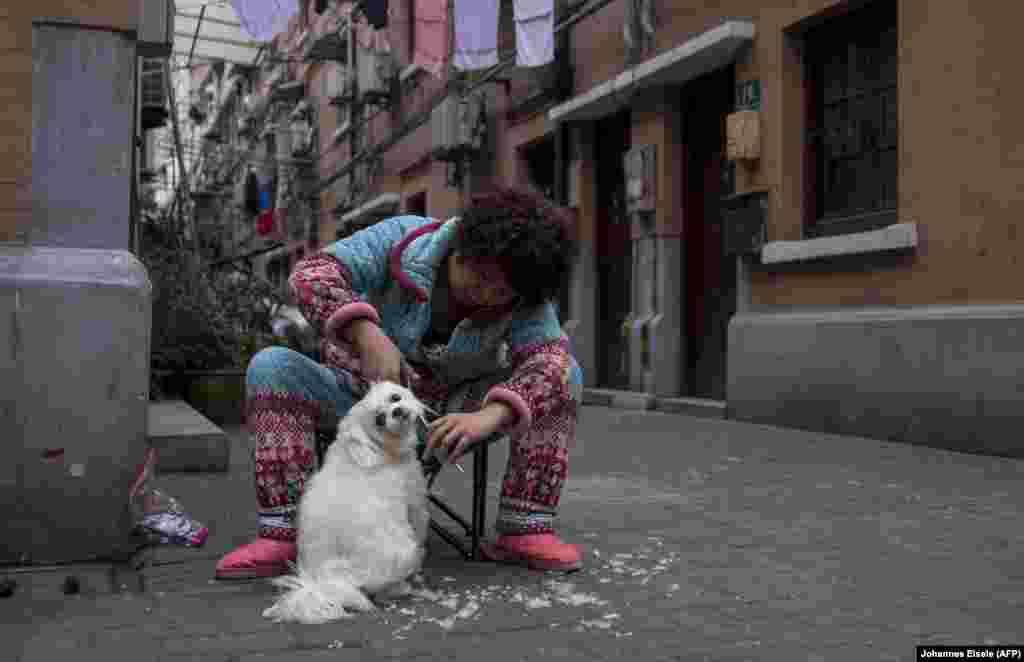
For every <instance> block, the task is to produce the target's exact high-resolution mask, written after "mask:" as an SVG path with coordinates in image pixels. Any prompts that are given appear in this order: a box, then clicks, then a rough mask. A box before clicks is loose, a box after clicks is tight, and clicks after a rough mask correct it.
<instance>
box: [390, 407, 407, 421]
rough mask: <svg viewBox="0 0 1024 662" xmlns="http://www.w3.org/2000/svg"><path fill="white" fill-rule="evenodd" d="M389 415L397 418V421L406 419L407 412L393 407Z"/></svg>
mask: <svg viewBox="0 0 1024 662" xmlns="http://www.w3.org/2000/svg"><path fill="white" fill-rule="evenodd" d="M391 415H392V416H394V417H395V418H397V419H398V420H403V419H405V418H408V416H409V412H408V411H406V410H405V409H403V408H402V407H395V408H394V409H392V410H391Z"/></svg>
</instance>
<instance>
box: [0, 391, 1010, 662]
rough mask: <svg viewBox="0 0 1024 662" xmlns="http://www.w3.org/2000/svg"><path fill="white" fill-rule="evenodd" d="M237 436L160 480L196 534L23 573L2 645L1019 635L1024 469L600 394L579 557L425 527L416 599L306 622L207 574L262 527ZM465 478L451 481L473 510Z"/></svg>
mask: <svg viewBox="0 0 1024 662" xmlns="http://www.w3.org/2000/svg"><path fill="white" fill-rule="evenodd" d="M234 433H235V434H236V435H237V441H238V446H237V449H238V452H235V453H234V456H233V458H232V471H231V473H230V474H227V475H191V476H181V475H178V476H165V477H162V480H163V484H164V486H165V487H166V488H167V490H168V491H169V492H170V493H171V494H173V495H175V496H177V497H178V498H180V499H181V500H182V501H183V502H184V504H185V506H186V507H187V508H188V509H190V510H191V511H192V513H193V514H194V515H195V516H196V517H198V518H200V519H202V520H203V521H205V522H206V523H208V524H209V525H210V527H211V532H212V533H211V537H210V540H209V542H208V543H207V547H206V548H205V549H203V550H199V551H195V550H182V549H160V550H157V551H155V552H154V553H152V555H151V559H150V565H149V566H148V567H147V568H145V569H144V571H143V572H142V573H141V574H142V576H141V579H139V581H136V582H133V581H129V580H125V582H124V583H122V584H121V586H123V588H121V589H120V591H119V592H116V593H110V592H109V591H104V590H102V589H95V590H94V589H93V588H92V586H93V585H94V584H92V583H90V582H83V591H82V593H81V594H79V595H73V596H66V595H64V594H62V593H61V591H60V585H61V582H62V581H63V578H64V576H65V575H64V574H62V573H63V571H62V572H51V573H32V574H25V575H18V576H17V579H18V581H19V587H18V590H17V592H16V593H15V595H14V596H12V597H10V598H7V599H2V600H0V623H2V625H0V640H2V641H5V642H10V644H8V645H11V644H13V645H14V646H15V647H16V648H15V650H14V653H15V655H14V657H13V659H21V660H26V661H32V662H36V661H39V662H42V661H44V660H47V661H48V660H58V659H74V660H89V659H104V660H111V659H128V660H185V659H189V660H245V661H248V660H262V659H268V660H307V659H308V660H314V659H324V660H328V659H329V660H342V661H343V660H364V659H365V660H376V659H391V658H395V659H401V660H405V659H408V660H412V659H438V660H462V659H465V660H475V661H479V660H486V661H488V662H504V661H506V660H509V661H510V660H537V659H559V660H563V659H568V660H630V659H633V660H723V661H724V660H827V661H829V662H833V661H836V662H842V661H845V660H851V661H852V660H910V659H913V655H914V646H915V645H917V644H923V643H1003V644H1013V643H1021V642H1024V515H1022V513H1024V482H1022V480H1021V478H1022V477H1024V462H1022V461H1020V460H1010V459H1000V458H991V457H980V456H970V455H963V454H956V453H950V452H947V451H941V450H935V449H930V448H925V447H917V446H908V445H901V444H893V443H885V442H879V441H874V440H868V439H861V438H851V437H837V436H829V435H820V434H813V433H808V432H801V431H794V430H783V429H776V428H770V427H764V426H754V425H747V424H739V423H734V422H730V421H714V420H702V419H695V418H689V417H683V416H674V415H667V414H659V413H651V412H629V411H622V410H613V409H604V408H597V407H588V408H585V410H584V412H583V416H582V419H581V429H580V439H579V441H578V444H577V447H576V448H575V449H574V450H573V453H572V464H571V467H570V469H571V472H570V479H569V482H568V484H567V487H566V492H565V495H564V497H563V507H562V520H561V533H562V534H563V535H564V536H565V537H566V538H568V539H571V540H573V541H576V542H579V543H580V544H582V546H583V547H584V550H585V555H586V566H585V568H584V570H582V571H581V572H579V573H576V574H573V575H568V576H566V575H545V574H538V573H530V572H528V571H525V570H521V569H517V568H512V567H508V566H498V565H492V564H482V563H481V564H478V563H465V562H463V561H461V560H459V559H458V558H457V556H456V555H455V553H454V552H453V551H451V550H450V549H448V548H447V547H446V546H445V545H444V544H443V543H442V542H441V541H439V540H436V539H435V540H432V543H431V557H430V558H429V559H428V561H427V563H426V566H425V568H424V572H423V580H422V582H421V583H420V584H419V586H418V589H417V594H416V595H414V596H412V597H410V598H406V599H403V600H400V601H395V602H391V603H388V604H386V605H384V607H383V608H382V610H381V611H380V612H379V613H377V614H373V615H362V616H357V617H355V618H353V619H351V620H347V621H343V622H340V623H335V624H329V625H322V626H314V627H298V626H288V625H280V624H275V623H272V622H269V621H267V620H265V619H263V618H262V616H261V611H262V610H263V608H265V607H266V606H267V605H269V604H270V602H271V600H272V598H273V595H274V589H273V588H272V587H270V586H269V585H267V583H265V582H260V581H257V582H241V583H219V582H213V581H212V575H213V567H214V564H215V562H216V559H217V558H218V557H219V556H220V555H221V554H222V553H223V552H225V551H227V550H229V549H231V548H232V547H233V546H234V545H237V544H239V543H242V542H246V541H247V540H249V539H250V537H251V535H252V532H253V524H254V521H253V515H252V508H253V493H252V478H251V473H250V469H251V464H250V463H251V460H250V458H249V440H248V439H247V438H246V436H245V435H244V434H242V433H241V431H239V430H235V431H234ZM496 455H500V453H498V454H496ZM503 461H504V458H495V459H494V460H493V461H492V467H491V470H492V474H493V476H494V480H493V481H492V484H493V485H494V486H495V487H496V486H497V484H498V477H499V476H500V472H501V470H502V468H503V466H502V465H503ZM469 475H470V474H469V472H467V473H466V474H459V473H457V472H454V471H452V472H448V473H447V474H446V475H444V476H443V477H442V480H441V481H439V482H440V489H441V490H442V491H443V492H444V493H445V494H446V495H448V496H451V497H452V498H453V499H455V500H456V501H457V502H459V503H463V504H468V499H469V496H468V495H469V492H468V480H469ZM493 512H494V502H493V500H492V504H491V516H492V517H493ZM116 583H117V582H115V584H116ZM101 584H102V582H96V583H95V585H96V586H99V585H101Z"/></svg>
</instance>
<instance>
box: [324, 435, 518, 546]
mask: <svg viewBox="0 0 1024 662" xmlns="http://www.w3.org/2000/svg"><path fill="white" fill-rule="evenodd" d="M337 436H338V427H337V425H332V426H325V427H321V428H318V429H317V432H316V458H317V467H320V466H322V465H323V460H324V454H325V453H326V452H327V447H328V446H330V445H331V444H332V443H333V442H334V439H335V437H337ZM503 437H504V435H502V434H493V435H491V436H490V437H487V438H486V439H484V440H483V441H481V442H480V443H477V444H475V445H474V446H473V448H472V450H470V451H469V454H470V455H472V456H473V512H472V513H471V515H470V521H468V522H467V521H466V519H465V518H464V517H462V516H461V515H459V513H457V512H455V509H454V508H452V507H451V506H450V505H449V504H447V503H445V502H444V501H443V500H441V498H440V497H438V496H437V495H435V494H432V493H431V492H430V488H432V487H433V486H434V481H435V480H437V477H438V475H439V474H440V473H441V469H442V468H443V467H444V464H443V463H442V462H441V461H440V460H438V459H437V458H436V457H431V458H429V459H427V460H424V459H423V453H424V452H425V450H426V446H425V445H421V446H420V448H419V450H418V455H419V458H420V461H421V462H422V464H423V475H424V476H426V478H427V499H428V500H429V501H430V503H432V504H434V505H435V506H437V508H438V509H439V510H440V511H441V512H443V513H444V514H445V515H447V516H448V517H450V518H451V519H452V520H453V521H455V523H457V524H458V525H459V526H460V527H462V529H463V530H464V531H465V537H468V538H469V546H468V547H467V546H466V543H465V541H464V540H463V539H461V538H460V536H459V535H458V534H457V533H454V532H453V531H452V530H451V529H449V528H448V527H445V526H444V525H442V524H441V523H440V522H438V521H437V520H436V519H434V518H433V517H431V518H430V528H431V530H432V531H433V532H434V533H436V534H437V535H438V536H440V538H441V539H442V540H444V541H445V542H447V543H448V544H449V545H451V546H452V547H454V548H455V549H456V550H457V551H458V552H459V553H460V554H462V556H463V557H465V558H466V560H467V561H480V560H482V558H481V556H480V541H481V540H483V537H484V528H485V526H486V520H487V455H488V447H489V446H490V445H491V444H493V443H494V442H496V441H500V440H501V439H502V438H503Z"/></svg>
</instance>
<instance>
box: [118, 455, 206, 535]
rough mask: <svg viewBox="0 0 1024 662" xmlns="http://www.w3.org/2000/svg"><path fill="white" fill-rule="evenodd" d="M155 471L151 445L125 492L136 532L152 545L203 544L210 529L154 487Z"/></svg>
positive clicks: (172, 498)
mask: <svg viewBox="0 0 1024 662" xmlns="http://www.w3.org/2000/svg"><path fill="white" fill-rule="evenodd" d="M155 473H156V449H155V448H152V447H150V448H148V449H146V456H145V459H144V460H143V462H142V464H141V465H139V470H138V472H137V474H136V476H135V481H134V482H133V483H132V488H131V490H130V491H129V493H128V503H129V505H130V507H131V510H132V519H133V521H134V522H135V533H137V534H139V535H141V536H143V537H144V538H145V539H146V540H147V542H148V543H149V544H151V545H180V546H183V547H202V546H203V544H204V543H206V538H207V537H208V536H209V534H210V530H209V529H208V528H207V527H205V526H203V525H202V524H201V523H199V522H197V521H196V520H194V519H192V518H191V517H189V515H188V513H186V512H185V509H184V508H182V506H181V503H179V502H178V500H177V499H175V498H174V497H172V496H171V495H169V494H167V493H166V492H164V491H162V490H160V489H159V488H157V487H156V486H155V484H154V482H155V479H154V475H155Z"/></svg>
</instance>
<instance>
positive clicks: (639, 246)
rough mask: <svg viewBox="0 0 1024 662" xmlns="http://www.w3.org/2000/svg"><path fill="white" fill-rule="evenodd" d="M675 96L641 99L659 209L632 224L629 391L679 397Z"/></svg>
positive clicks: (636, 133) (637, 141)
mask: <svg viewBox="0 0 1024 662" xmlns="http://www.w3.org/2000/svg"><path fill="white" fill-rule="evenodd" d="M677 96H678V95H677V94H676V93H675V91H673V90H671V89H662V90H655V91H653V92H651V93H649V94H647V95H644V96H643V97H641V98H639V99H638V100H637V106H638V108H637V112H636V113H635V118H636V123H635V124H634V127H633V142H634V145H642V144H653V145H654V146H655V149H656V154H655V182H654V186H655V197H656V210H655V212H654V214H653V218H651V219H649V220H646V221H645V220H643V219H641V218H640V217H636V218H634V219H633V233H632V234H633V237H634V240H633V246H634V255H635V259H634V262H633V292H632V295H633V298H632V302H633V303H632V313H633V317H634V319H635V320H637V321H636V322H635V323H634V329H633V332H632V333H631V336H630V388H632V389H634V390H639V391H645V392H647V393H652V394H654V395H657V396H677V395H679V394H680V393H681V392H683V391H684V389H685V385H684V384H683V371H682V365H683V361H682V358H683V351H684V347H683V344H682V339H681V336H682V333H681V329H682V325H683V314H684V308H683V292H684V290H683V281H682V269H681V261H682V244H681V235H682V228H683V218H682V214H683V199H682V192H681V188H682V187H681V184H682V181H683V172H682V167H683V166H682V164H683V162H684V158H683V157H684V148H683V135H682V114H681V112H680V109H679V103H678V100H677Z"/></svg>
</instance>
